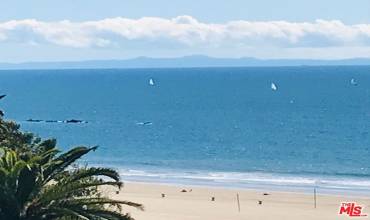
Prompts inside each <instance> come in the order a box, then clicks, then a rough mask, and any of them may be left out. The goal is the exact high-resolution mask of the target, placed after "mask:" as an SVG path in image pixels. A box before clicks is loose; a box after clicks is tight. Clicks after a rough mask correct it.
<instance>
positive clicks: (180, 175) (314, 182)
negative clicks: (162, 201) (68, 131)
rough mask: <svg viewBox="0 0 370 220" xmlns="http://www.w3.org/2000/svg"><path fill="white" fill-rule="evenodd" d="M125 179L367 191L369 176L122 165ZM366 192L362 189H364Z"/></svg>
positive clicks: (193, 183)
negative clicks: (199, 169) (166, 168)
mask: <svg viewBox="0 0 370 220" xmlns="http://www.w3.org/2000/svg"><path fill="white" fill-rule="evenodd" d="M120 173H121V175H122V177H123V179H124V180H128V181H145V182H161V183H176V184H191V185H209V186H226V187H235V188H274V187H275V188H285V189H292V190H294V189H301V190H304V189H312V188H313V187H317V188H321V189H325V190H327V191H330V190H336V191H338V190H339V191H341V190H344V191H357V192H363V191H367V193H368V194H369V193H370V191H369V189H370V179H368V178H357V177H342V176H308V175H306V176H305V175H291V174H278V173H262V172H245V173H242V172H198V171H191V172H188V171H175V170H139V169H121V170H120ZM364 194H365V193H364Z"/></svg>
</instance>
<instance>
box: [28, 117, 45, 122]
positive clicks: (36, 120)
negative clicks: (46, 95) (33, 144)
mask: <svg viewBox="0 0 370 220" xmlns="http://www.w3.org/2000/svg"><path fill="white" fill-rule="evenodd" d="M26 121H28V122H42V120H40V119H32V118H30V119H27V120H26Z"/></svg>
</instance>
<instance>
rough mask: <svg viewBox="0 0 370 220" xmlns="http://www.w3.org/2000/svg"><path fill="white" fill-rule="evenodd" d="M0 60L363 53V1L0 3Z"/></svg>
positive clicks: (368, 42) (367, 22) (367, 50)
mask: <svg viewBox="0 0 370 220" xmlns="http://www.w3.org/2000/svg"><path fill="white" fill-rule="evenodd" d="M1 6H2V7H1V8H2V12H1V13H0V51H1V52H0V62H22V61H58V60H89V59H124V58H130V57H136V56H152V57H177V56H184V55H191V54H204V55H209V56H216V57H259V58H316V59H338V58H351V57H370V1H369V0H355V1H348V0H337V1H334V0H324V1H323V0H321V1H320V0H279V1H277V0H259V1H254V0H229V1H210V0H198V1H192V0H172V1H170V0H156V1H144V0H135V1H133V0H131V1H126V0H104V1H103V0H99V1H98V0H89V1H87V0H77V1H76V0H74V1H73V0H64V1H50V0H33V1H21V0H12V1H11V0H1Z"/></svg>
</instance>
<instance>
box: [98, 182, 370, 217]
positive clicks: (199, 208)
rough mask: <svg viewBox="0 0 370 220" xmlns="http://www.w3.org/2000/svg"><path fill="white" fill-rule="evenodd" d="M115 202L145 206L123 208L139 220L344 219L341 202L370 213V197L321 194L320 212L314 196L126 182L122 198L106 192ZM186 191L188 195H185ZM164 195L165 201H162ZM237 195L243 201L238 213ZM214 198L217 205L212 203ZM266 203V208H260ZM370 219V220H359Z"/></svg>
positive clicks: (122, 190) (319, 199) (111, 192)
mask: <svg viewBox="0 0 370 220" xmlns="http://www.w3.org/2000/svg"><path fill="white" fill-rule="evenodd" d="M101 190H102V192H103V194H104V195H106V196H109V197H111V198H113V199H121V200H129V201H133V202H138V203H142V204H143V205H144V207H145V211H140V210H136V209H134V208H131V207H123V211H125V212H129V213H130V214H131V216H132V217H134V218H135V219H136V220H190V219H191V220H192V219H194V220H197V219H199V220H200V219H212V220H218V219H219V220H221V219H222V220H225V219H227V220H234V219H235V220H236V219H238V220H239V219H271V220H272V219H274V220H277V219H288V220H293V219H303V220H309V219H319V220H320V219H323V220H324V219H325V220H327V219H329V220H330V219H340V218H343V219H345V218H347V217H346V216H344V215H343V216H339V215H338V212H339V207H340V204H341V202H356V203H358V204H361V205H364V213H370V197H367V198H360V197H347V196H342V195H323V194H321V193H318V194H317V208H314V197H313V195H312V194H311V195H310V194H305V193H298V192H277V191H272V190H263V191H260V190H253V189H229V188H218V187H217V188H215V187H199V186H187V185H186V186H179V185H177V186H175V185H167V184H166V185H164V184H155V183H140V182H127V181H125V182H124V187H123V188H122V189H121V191H120V192H119V194H116V191H115V190H114V189H112V188H108V187H105V188H102V189H101ZM183 190H186V192H182V191H183ZM162 194H164V197H162ZM237 195H239V198H240V212H239V211H238V204H237ZM212 197H214V198H215V199H214V200H215V201H212ZM259 201H262V202H261V203H262V204H259ZM356 219H368V217H356Z"/></svg>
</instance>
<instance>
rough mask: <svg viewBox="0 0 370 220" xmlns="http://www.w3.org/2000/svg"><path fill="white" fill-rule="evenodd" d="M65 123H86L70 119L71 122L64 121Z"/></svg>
mask: <svg viewBox="0 0 370 220" xmlns="http://www.w3.org/2000/svg"><path fill="white" fill-rule="evenodd" d="M65 122H66V123H87V121H84V120H78V119H71V120H66V121H65Z"/></svg>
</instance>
